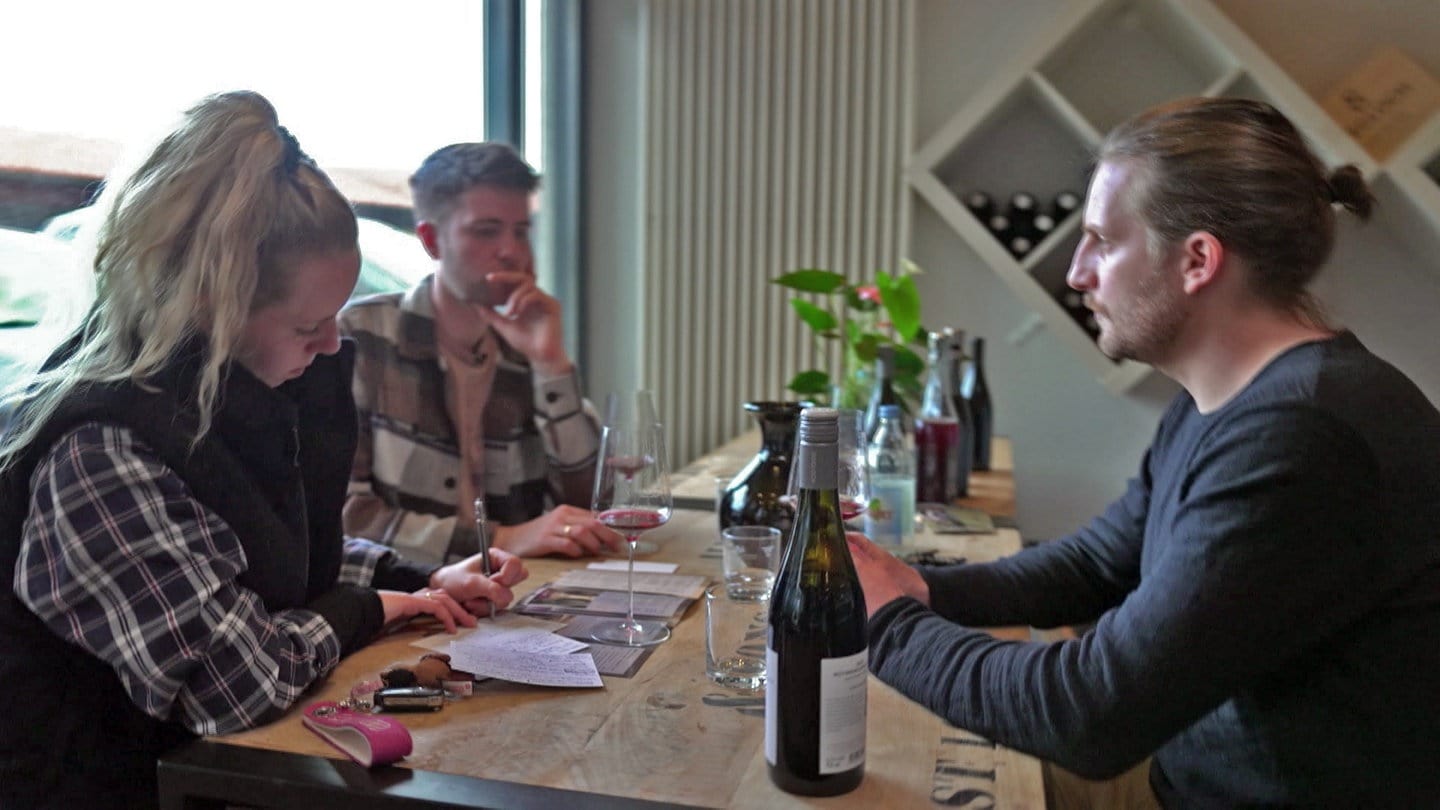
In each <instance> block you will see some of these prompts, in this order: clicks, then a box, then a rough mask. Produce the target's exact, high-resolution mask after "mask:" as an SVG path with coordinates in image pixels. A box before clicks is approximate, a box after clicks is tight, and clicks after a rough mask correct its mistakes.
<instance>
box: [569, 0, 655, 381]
mask: <svg viewBox="0 0 1440 810" xmlns="http://www.w3.org/2000/svg"><path fill="white" fill-rule="evenodd" d="M582 11H583V13H584V15H585V32H584V48H585V64H584V67H583V68H582V71H581V72H582V74H583V76H584V79H583V81H584V83H585V96H584V99H583V102H582V104H583V106H584V113H583V115H584V121H585V134H584V135H583V141H584V145H583V147H582V148H583V150H584V153H583V155H584V157H583V159H584V162H585V210H584V212H583V214H582V216H583V217H584V231H585V246H584V267H583V268H582V272H583V273H584V281H583V284H582V289H583V290H584V294H585V304H584V305H585V324H586V328H585V334H584V335H583V336H582V339H581V341H580V353H581V354H580V357H581V363H582V365H581V373H582V374H583V375H584V380H585V390H586V393H587V394H588V395H589V396H590V399H591V401H592V402H596V403H601V402H604V396H605V394H606V393H607V392H610V391H625V390H628V389H633V388H635V387H636V386H638V385H639V381H640V340H641V332H640V330H639V329H638V328H637V326H636V324H637V321H638V319H639V312H640V300H641V298H640V295H639V291H638V290H639V284H640V250H641V245H643V244H644V230H643V222H642V220H641V215H640V212H641V207H640V204H641V190H642V189H643V188H644V183H645V181H644V178H643V177H642V173H641V167H642V166H643V165H644V161H643V160H641V151H640V150H641V149H642V148H643V146H642V144H643V139H642V123H643V117H642V110H641V108H640V102H641V100H642V97H643V92H642V91H643V89H644V87H645V84H644V82H645V73H644V63H643V60H642V56H643V53H642V51H643V47H642V46H643V45H644V39H643V37H644V31H643V30H642V27H641V24H642V23H641V0H605V2H603V3H593V2H592V3H584V4H583V5H582Z"/></svg>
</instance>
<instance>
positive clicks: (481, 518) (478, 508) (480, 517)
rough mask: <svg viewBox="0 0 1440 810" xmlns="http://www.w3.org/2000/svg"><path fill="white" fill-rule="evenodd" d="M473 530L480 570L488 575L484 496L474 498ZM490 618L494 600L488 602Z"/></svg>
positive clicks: (488, 555) (488, 545) (493, 612)
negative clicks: (478, 553) (478, 545)
mask: <svg viewBox="0 0 1440 810" xmlns="http://www.w3.org/2000/svg"><path fill="white" fill-rule="evenodd" d="M475 532H476V533H477V534H479V535H480V571H481V572H482V573H484V574H485V576H486V577H487V578H488V577H489V576H490V538H489V536H488V535H486V534H485V498H483V497H479V498H476V499H475ZM490 618H492V619H493V618H495V602H494V600H491V602H490Z"/></svg>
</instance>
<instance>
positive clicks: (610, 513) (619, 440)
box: [590, 391, 673, 647]
mask: <svg viewBox="0 0 1440 810" xmlns="http://www.w3.org/2000/svg"><path fill="white" fill-rule="evenodd" d="M590 507H591V508H592V509H593V510H594V511H595V515H596V517H598V518H599V520H600V522H601V523H604V524H605V525H606V526H609V527H610V528H612V529H614V530H615V531H617V532H620V533H621V534H623V535H625V540H626V543H625V547H626V552H627V556H628V558H629V567H628V568H627V574H626V590H627V591H628V592H629V607H628V608H627V610H626V615H625V620H624V621H623V622H615V623H613V624H606V625H603V626H601V627H599V628H598V629H596V630H595V632H594V633H593V634H592V635H593V638H594V639H595V640H596V641H604V642H607V643H610V644H623V645H625V646H628V647H645V646H649V645H651V644H659V643H660V642H662V641H664V640H665V639H667V638H669V637H670V628H669V627H666V626H665V623H664V622H662V621H655V620H646V621H640V620H638V619H636V618H635V546H636V544H637V543H638V542H639V539H640V535H641V534H643V533H644V532H647V531H649V530H650V529H654V528H657V527H659V526H662V525H664V524H665V522H666V521H668V520H669V519H670V513H671V510H672V508H673V501H672V499H671V496H670V474H669V471H668V470H667V468H666V462H665V431H664V428H663V427H662V426H661V425H660V422H659V421H658V420H657V419H656V417H655V407H654V405H653V404H651V402H650V395H649V394H647V393H645V392H643V391H641V392H637V393H634V394H628V395H625V396H617V395H615V394H611V395H610V398H609V400H608V401H607V407H606V417H605V426H604V427H603V428H602V429H601V433H600V461H599V464H597V465H596V467H595V494H594V497H593V498H592V499H591V503H590Z"/></svg>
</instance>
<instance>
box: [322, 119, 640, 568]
mask: <svg viewBox="0 0 1440 810" xmlns="http://www.w3.org/2000/svg"><path fill="white" fill-rule="evenodd" d="M539 182H540V179H539V177H538V176H537V175H536V174H535V171H534V170H533V169H532V168H530V166H529V165H528V164H527V163H526V162H525V161H524V160H523V159H522V158H521V157H520V156H519V155H518V154H517V153H516V152H515V150H514V149H511V148H510V147H509V146H506V145H505V144H500V143H457V144H451V145H450V146H446V147H444V148H442V149H439V150H437V151H436V152H434V153H433V154H431V155H430V156H429V157H427V158H426V159H425V161H424V163H422V164H421V166H420V168H419V169H418V170H417V171H416V172H415V174H414V176H412V177H411V178H410V189H411V192H412V194H413V195H414V201H415V219H416V226H415V233H416V235H417V236H419V237H420V243H421V245H423V246H424V248H425V251H426V252H427V253H428V254H429V255H430V257H431V258H432V259H434V260H435V261H436V271H435V273H434V275H432V276H429V277H427V278H425V279H424V280H423V281H421V282H420V283H419V284H418V285H416V286H415V287H414V288H412V289H410V290H408V291H406V292H403V293H390V294H382V295H376V296H371V297H369V298H366V299H363V300H361V301H357V302H355V303H354V304H351V305H350V306H349V307H347V308H346V309H345V311H344V312H343V313H342V314H341V318H340V326H341V329H342V331H344V333H345V334H347V335H349V336H351V337H353V338H354V339H355V340H356V342H357V343H358V345H359V354H358V358H357V361H356V366H355V385H354V392H355V401H356V404H357V406H358V407H359V410H360V447H359V452H358V453H357V454H356V456H355V465H354V469H353V471H352V474H351V487H350V494H349V498H348V499H347V501H346V505H345V526H346V529H347V530H348V531H350V532H352V533H355V534H360V535H363V536H365V537H375V538H378V539H379V540H381V541H382V542H385V543H387V544H390V545H393V546H395V547H396V548H398V549H401V550H402V551H403V553H404V554H405V555H406V556H407V557H411V558H414V559H424V560H433V561H441V560H445V559H449V558H454V557H456V556H464V555H466V554H471V553H474V550H475V548H476V547H477V542H478V534H477V532H476V522H475V511H474V503H475V501H476V499H477V498H483V499H484V500H485V506H486V517H488V519H489V522H488V523H487V532H488V533H489V536H490V537H491V538H492V539H493V542H494V544H495V546H496V547H498V548H503V549H507V550H509V551H512V552H514V553H516V554H519V555H521V556H540V555H545V554H560V555H564V556H569V557H578V556H582V555H586V554H596V553H599V552H601V551H603V550H605V549H615V548H618V547H619V545H620V543H621V542H622V541H623V538H621V536H620V535H619V534H617V533H616V532H614V531H613V530H611V529H610V528H608V527H606V526H605V525H604V524H602V523H600V522H599V521H598V520H597V519H596V518H595V516H594V515H592V514H591V513H590V511H589V506H590V495H591V488H592V487H593V485H594V481H595V463H596V454H597V452H598V450H599V444H600V426H599V423H598V420H597V419H596V417H595V413H594V410H593V409H592V408H591V407H590V405H589V403H588V402H586V401H585V399H584V397H583V395H582V393H581V389H580V378H579V373H578V371H577V370H576V368H575V364H574V363H573V362H571V360H570V357H569V355H568V354H567V353H566V351H565V343H564V338H563V333H562V329H561V311H560V302H559V301H557V300H555V298H554V297H552V296H550V295H549V294H548V293H546V292H545V291H544V290H542V289H540V288H539V287H538V286H536V284H535V267H534V256H533V255H532V253H531V250H530V209H531V198H532V196H533V194H534V192H535V190H536V188H537V187H538V185H539Z"/></svg>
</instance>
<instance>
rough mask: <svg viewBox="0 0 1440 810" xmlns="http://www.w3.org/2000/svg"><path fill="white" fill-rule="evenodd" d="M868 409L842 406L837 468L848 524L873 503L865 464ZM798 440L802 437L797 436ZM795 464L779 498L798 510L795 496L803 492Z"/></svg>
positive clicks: (843, 517)
mask: <svg viewBox="0 0 1440 810" xmlns="http://www.w3.org/2000/svg"><path fill="white" fill-rule="evenodd" d="M864 423H865V412H864V411H859V410H852V409H850V408H842V409H840V441H839V445H840V468H839V469H838V470H836V472H837V473H838V474H839V481H838V482H837V483H838V484H839V490H840V492H839V494H840V519H841V520H843V521H845V522H846V523H849V522H850V521H851V520H854V519H855V518H857V517H859V516H860V515H862V514H864V513H865V507H866V505H867V504H868V503H870V474H869V469H868V468H867V467H866V466H865V428H864ZM796 441H797V442H798V441H799V438H798V437H797V438H796ZM798 451H799V448H798V447H797V448H796V452H794V453H791V454H790V456H791V458H798V457H799V455H800V453H799V452H798ZM795 474H796V467H795V466H794V465H792V466H791V467H790V483H789V484H788V485H787V486H786V488H785V494H784V495H782V496H781V497H780V503H781V504H783V505H784V506H785V507H786V508H787V509H789V510H791V511H792V512H793V511H794V510H795V503H796V499H797V498H799V496H800V493H799V491H798V490H797V488H796V484H795V479H796V475H795Z"/></svg>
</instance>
